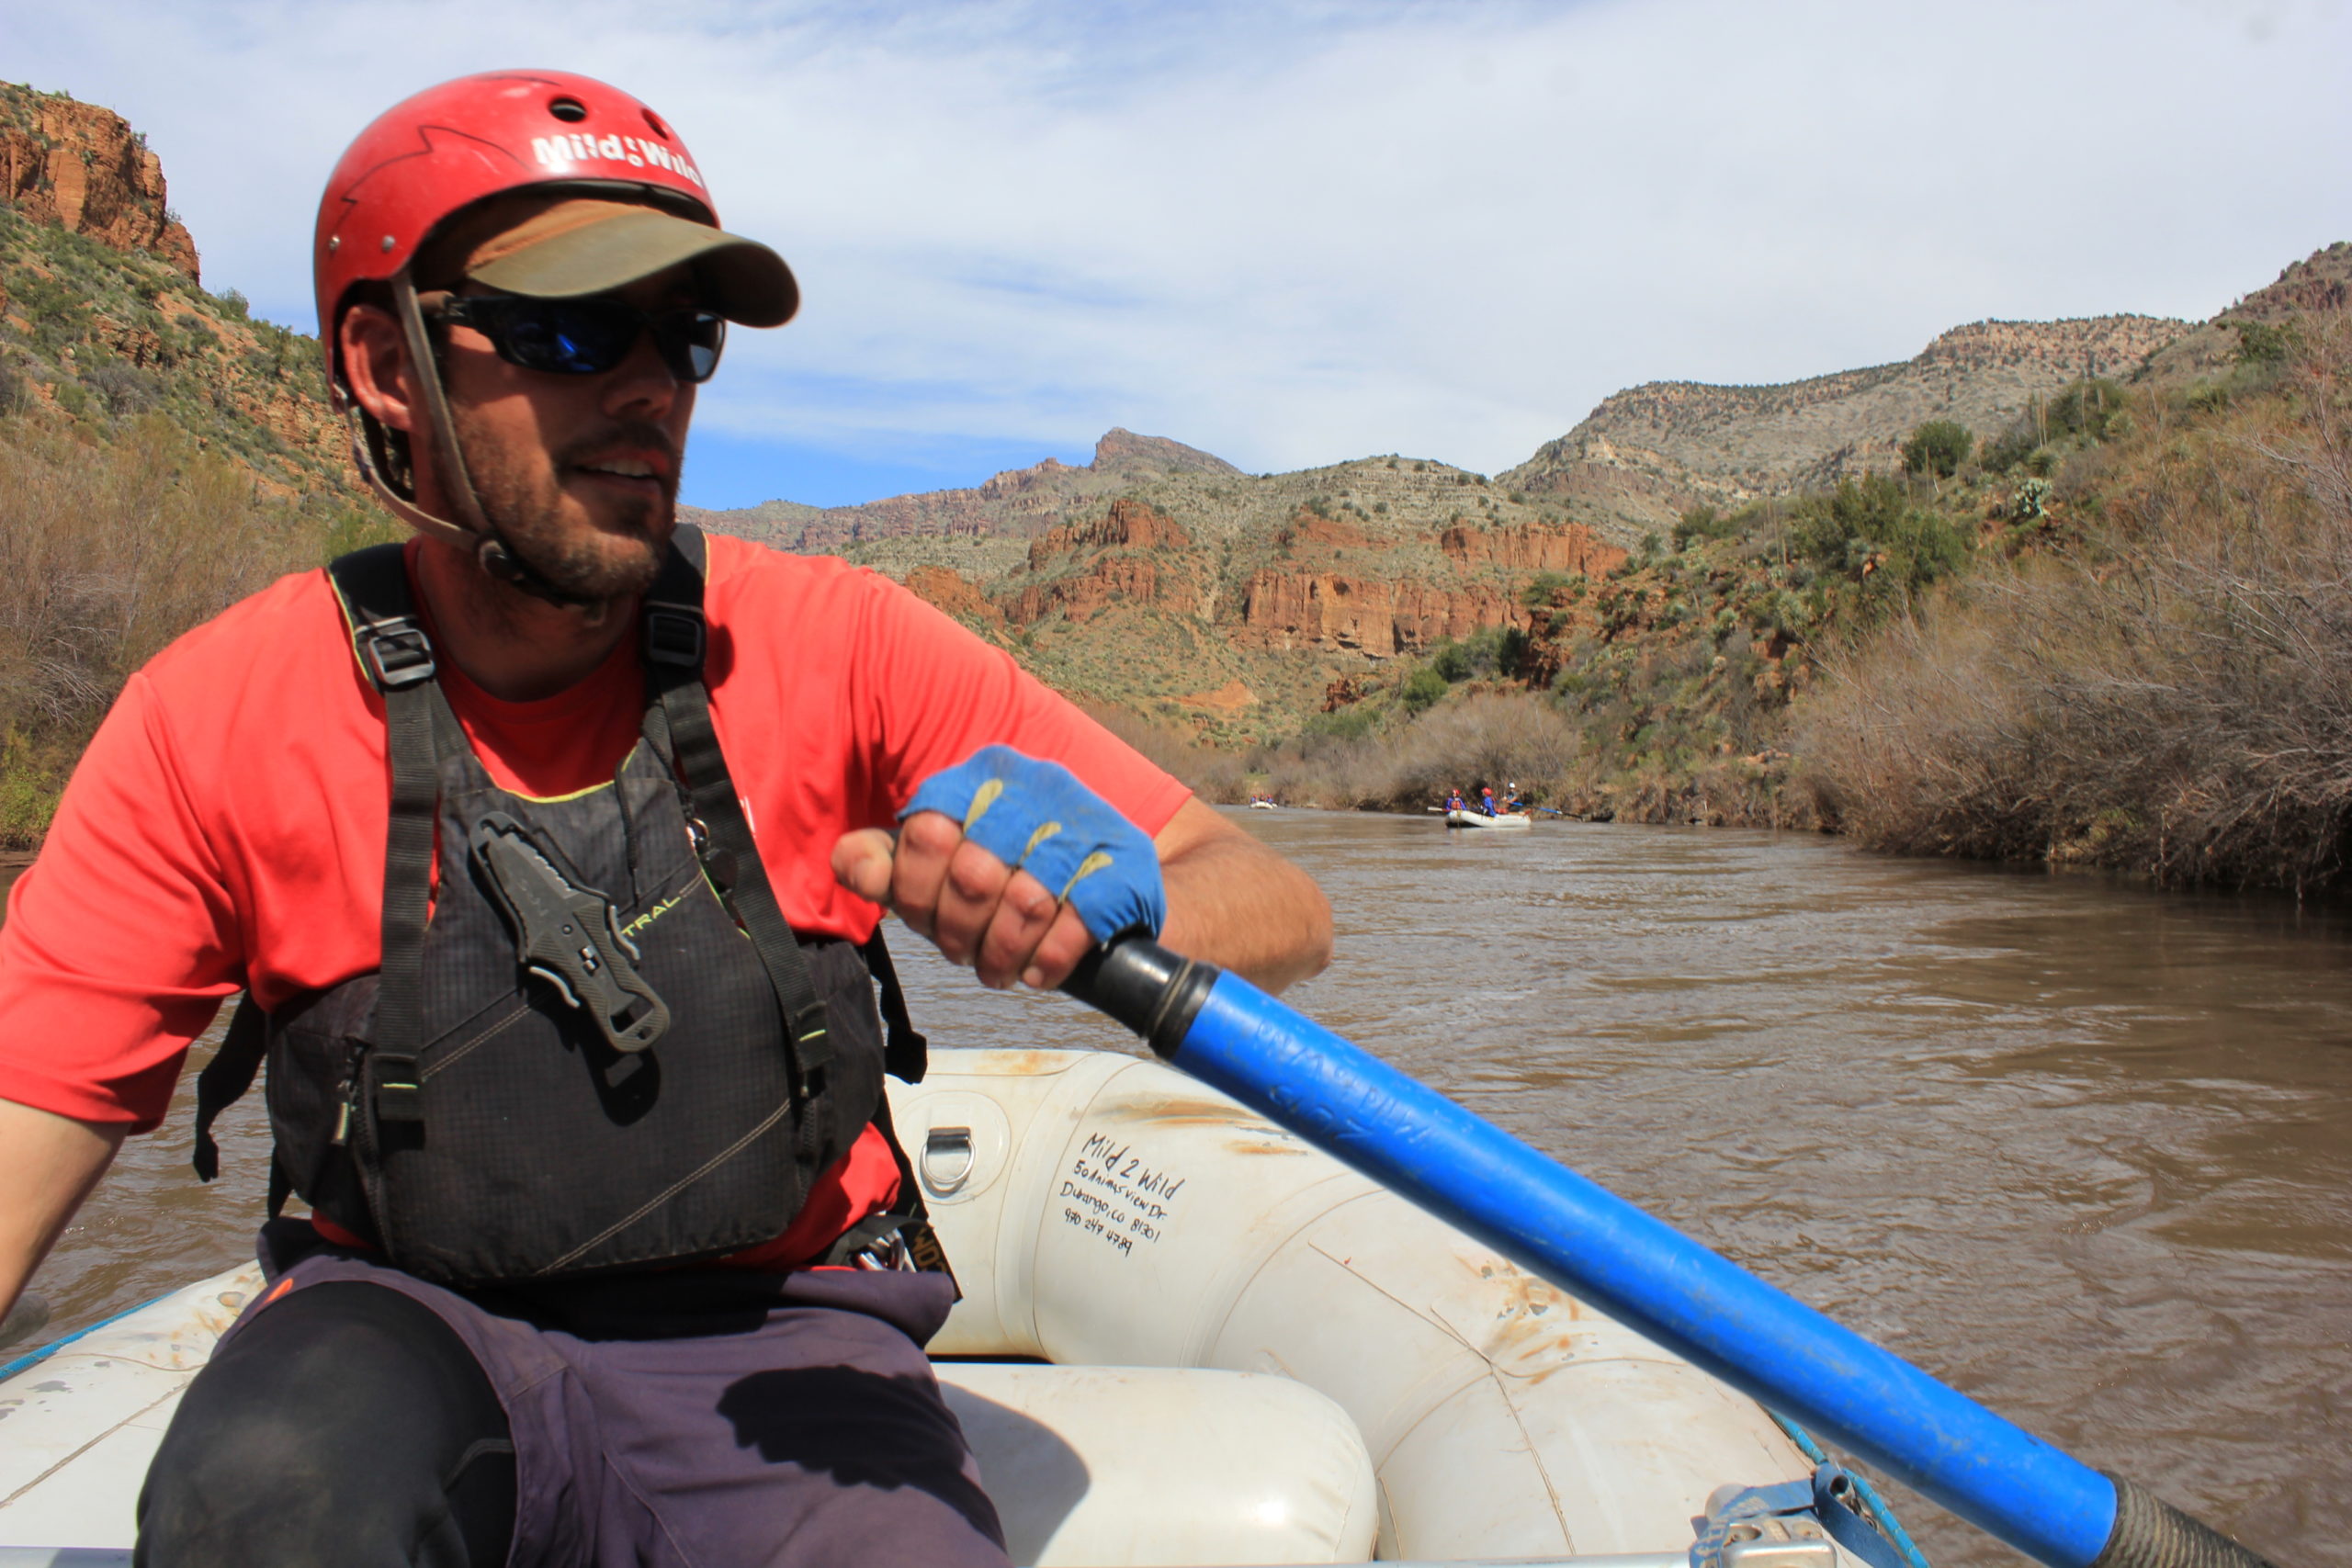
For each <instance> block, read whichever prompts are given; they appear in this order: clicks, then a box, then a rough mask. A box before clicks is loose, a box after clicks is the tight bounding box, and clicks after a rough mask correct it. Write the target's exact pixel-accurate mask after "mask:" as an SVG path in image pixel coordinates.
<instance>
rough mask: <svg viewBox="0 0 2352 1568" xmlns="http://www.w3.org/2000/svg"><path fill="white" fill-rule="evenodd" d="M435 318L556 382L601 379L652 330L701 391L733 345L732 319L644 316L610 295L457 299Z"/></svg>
mask: <svg viewBox="0 0 2352 1568" xmlns="http://www.w3.org/2000/svg"><path fill="white" fill-rule="evenodd" d="M435 314H436V315H438V316H439V317H440V318H441V319H442V320H443V321H457V322H459V323H461V324H463V325H465V326H469V327H471V328H473V329H474V330H475V331H476V332H479V333H481V334H482V335H483V336H484V337H486V338H488V339H490V344H491V346H492V348H495V349H496V350H497V351H498V357H499V358H501V359H503V360H504V361H506V363H507V364H509V365H519V366H521V367H523V368H524V369H526V370H544V371H546V372H548V374H549V375H554V376H601V375H603V374H604V373H605V371H607V370H610V369H612V368H614V367H616V366H617V365H619V364H620V362H621V361H622V360H624V359H627V358H628V356H629V355H630V354H631V353H632V352H633V351H634V350H635V349H636V347H637V340H638V336H639V334H640V333H646V332H650V333H652V334H653V346H654V349H655V350H656V352H658V353H659V354H660V355H662V363H663V364H664V365H667V366H668V367H670V373H671V374H672V375H673V376H675V377H677V378H678V379H679V380H681V381H689V382H693V383H695V384H696V385H699V384H700V383H702V382H705V381H707V380H709V379H710V378H711V374H712V373H713V372H714V371H716V370H717V369H718V351H719V350H720V349H722V348H724V347H726V346H727V318H726V317H724V316H721V315H720V314H719V313H718V311H716V310H696V309H695V308H693V307H691V306H687V307H682V308H679V309H675V310H639V309H638V308H637V307H636V306H634V305H632V304H630V303H628V301H627V300H625V299H614V298H613V297H612V296H611V295H609V294H589V295H583V296H580V297H577V298H572V299H531V298H529V297H528V296H526V295H522V294H459V295H452V296H450V297H449V299H447V301H446V302H445V303H443V304H442V305H441V306H440V307H439V308H438V310H435Z"/></svg>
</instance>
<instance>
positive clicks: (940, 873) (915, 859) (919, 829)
mask: <svg viewBox="0 0 2352 1568" xmlns="http://www.w3.org/2000/svg"><path fill="white" fill-rule="evenodd" d="M963 842H964V829H963V825H962V824H961V823H959V822H957V821H956V819H955V818H952V817H945V816H942V815H941V814H940V813H938V812H936V811H918V812H916V813H915V814H914V815H913V816H912V817H910V818H907V819H906V821H905V822H904V823H903V824H901V825H900V826H899V852H898V856H897V858H896V859H895V860H894V861H893V862H892V863H891V866H890V908H892V909H894V910H896V911H897V912H898V916H899V919H902V920H904V921H906V922H907V924H908V926H910V928H912V929H913V931H915V932H916V933H917V934H919V935H922V936H931V935H933V930H934V928H935V926H936V924H937V914H938V908H939V894H940V889H941V887H942V886H944V884H945V882H946V880H947V863H948V862H949V861H950V860H951V859H953V858H954V856H955V854H956V850H957V848H958V847H959V846H961V845H962V843H963Z"/></svg>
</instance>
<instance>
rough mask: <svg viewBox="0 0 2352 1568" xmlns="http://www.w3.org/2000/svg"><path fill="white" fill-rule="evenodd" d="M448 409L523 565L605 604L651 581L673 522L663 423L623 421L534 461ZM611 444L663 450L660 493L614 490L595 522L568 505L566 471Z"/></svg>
mask: <svg viewBox="0 0 2352 1568" xmlns="http://www.w3.org/2000/svg"><path fill="white" fill-rule="evenodd" d="M453 412H456V421H455V423H457V426H458V440H459V442H460V443H461V445H462V446H464V448H465V455H466V467H467V470H468V474H469V478H470V479H472V480H473V487H474V496H475V499H476V500H477V501H479V502H481V509H482V515H483V517H484V518H485V519H487V520H488V522H489V523H490V525H491V526H492V528H494V529H496V530H497V532H498V535H499V536H500V537H501V538H502V539H503V540H505V542H506V547H507V548H508V549H510V550H512V551H513V552H514V553H515V556H516V557H518V558H521V560H522V561H523V562H524V563H525V564H526V565H527V566H529V567H530V568H531V569H532V570H534V571H537V573H538V574H539V575H540V576H542V577H544V578H545V579H547V581H548V582H549V583H551V584H553V585H554V586H555V587H556V588H557V589H558V590H560V591H561V592H565V593H568V594H571V596H573V597H574V598H578V599H582V600H588V601H592V602H599V603H605V604H610V603H613V602H615V601H617V600H621V599H626V598H628V597H630V596H632V595H635V594H640V593H643V592H645V591H646V590H647V589H649V588H650V587H652V586H653V580H654V578H655V577H656V576H658V575H659V574H660V572H661V570H662V558H663V557H664V556H665V555H667V554H668V553H669V545H670V535H671V533H672V531H673V529H674V528H675V526H676V524H677V499H678V471H679V468H680V465H679V463H678V462H677V461H676V457H677V450H676V445H675V443H673V441H672V440H671V437H670V434H669V432H668V431H666V430H663V429H662V428H661V427H660V426H659V425H654V424H649V423H639V422H627V423H618V424H615V425H612V426H610V427H608V428H606V429H605V430H602V431H599V432H598V433H596V434H594V435H593V436H588V437H583V438H582V439H580V440H578V441H573V442H570V443H567V444H566V445H565V446H563V447H562V448H560V450H557V451H554V452H550V453H548V455H547V457H546V458H545V459H544V460H542V461H533V460H531V457H536V454H533V455H531V457H520V458H518V457H516V456H515V454H513V453H511V452H509V451H508V450H507V449H506V448H505V447H504V446H502V445H501V444H500V443H499V442H498V441H497V440H496V439H495V438H494V437H492V436H491V435H490V434H488V433H487V432H484V431H481V430H480V429H474V430H469V429H468V428H467V424H468V423H469V422H468V421H467V419H466V417H465V414H464V412H462V411H453ZM616 446H632V447H650V448H652V449H654V450H656V451H662V452H667V453H669V454H671V456H672V458H673V461H672V462H671V465H670V473H669V476H668V478H666V479H663V480H662V493H661V495H660V496H659V497H643V498H639V497H633V496H623V497H619V498H616V499H617V505H615V504H613V503H611V502H608V503H607V505H606V508H605V524H604V525H602V526H600V525H598V524H596V523H592V522H590V521H588V520H586V519H584V518H581V517H579V516H577V515H576V513H575V514H572V515H567V514H566V506H567V504H568V502H569V499H570V498H568V497H567V496H566V495H565V494H564V491H563V486H562V476H563V475H564V473H565V472H566V471H567V470H569V469H571V468H573V467H574V466H576V465H577V464H579V463H581V462H583V461H585V460H587V459H589V458H591V457H595V456H596V455H598V454H599V453H602V452H606V451H609V450H611V449H612V448H614V447H616Z"/></svg>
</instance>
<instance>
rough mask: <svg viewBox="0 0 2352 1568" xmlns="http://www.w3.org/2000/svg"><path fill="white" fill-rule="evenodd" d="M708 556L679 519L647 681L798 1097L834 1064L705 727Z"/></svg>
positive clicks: (658, 587) (811, 991) (648, 640)
mask: <svg viewBox="0 0 2352 1568" xmlns="http://www.w3.org/2000/svg"><path fill="white" fill-rule="evenodd" d="M705 558H706V552H705V549H704V542H703V536H702V530H701V529H699V528H696V527H695V526H693V525H691V524H684V523H681V524H680V525H678V527H677V531H676V533H674V534H673V536H671V540H670V553H669V556H668V558H666V559H664V560H663V562H662V573H661V576H659V577H658V578H656V579H655V580H654V583H653V589H652V592H650V593H648V594H647V595H646V596H645V635H644V639H643V648H644V654H645V670H646V681H647V683H648V685H649V686H650V688H651V690H652V694H653V700H654V701H655V703H657V704H658V705H660V707H661V711H662V720H663V722H664V724H665V725H666V726H667V728H668V729H669V732H670V742H671V745H672V746H673V748H674V749H675V753H676V761H677V766H678V772H679V774H680V776H681V777H682V778H683V779H684V783H685V786H686V795H687V799H688V800H689V801H690V802H691V803H692V806H693V810H694V816H695V821H697V822H699V823H700V824H701V826H702V831H703V835H704V843H703V863H704V865H705V866H706V867H707V868H709V869H710V870H711V871H712V873H713V875H712V881H713V882H714V883H715V884H717V885H718V886H721V888H722V889H723V891H724V895H725V897H726V899H727V903H728V907H729V909H730V910H731V911H732V912H733V914H734V916H735V919H737V920H738V921H740V922H741V924H742V927H743V932H744V934H745V935H746V936H748V937H750V938H751V939H752V951H753V952H755V953H758V954H759V958H760V964H761V966H762V967H763V968H764V969H765V970H766V971H767V975H768V983H769V985H771V986H772V987H775V994H776V1000H777V1001H778V1003H780V1004H781V1005H782V1007H783V1010H784V1021H785V1041H786V1050H787V1051H788V1052H789V1053H790V1055H791V1060H792V1072H793V1078H794V1081H795V1082H796V1083H797V1084H798V1085H799V1087H800V1089H801V1091H802V1093H803V1094H804V1095H805V1094H809V1093H813V1092H814V1091H815V1090H816V1089H817V1088H818V1087H819V1086H818V1080H817V1077H816V1075H817V1074H818V1073H819V1072H820V1069H821V1068H822V1067H823V1066H824V1065H825V1064H826V1063H827V1062H830V1061H831V1060H832V1057H833V1047H832V1042H831V1040H830V1039H829V1038H828V1036H827V1024H826V1017H825V1002H824V998H821V997H820V996H819V995H818V994H817V987H816V986H815V985H814V984H813V983H812V982H811V981H810V980H809V963H808V960H807V959H805V958H803V957H802V956H801V954H800V943H799V942H797V940H795V938H794V937H793V934H792V928H791V927H790V926H789V925H787V924H786V922H785V919H784V910H783V908H782V907H781V906H780V905H778V904H777V902H776V897H775V888H774V887H773V886H770V885H769V883H768V874H767V868H766V867H765V866H764V865H763V864H762V863H761V862H760V851H759V846H758V845H757V844H756V843H755V842H754V841H753V840H752V827H751V824H750V823H749V822H747V821H745V820H744V818H743V804H742V800H741V797H740V796H739V795H737V794H736V792H735V781H734V779H733V778H732V777H730V776H729V773H728V772H727V758H726V756H725V754H724V753H722V752H721V751H720V750H719V749H718V731H717V730H716V729H714V728H711V722H710V692H709V689H708V688H707V686H705V685H704V683H703V659H704V655H705V653H706V652H707V649H708V648H709V644H710V637H709V632H708V628H707V625H706V623H705V620H704V616H703V573H704V562H705Z"/></svg>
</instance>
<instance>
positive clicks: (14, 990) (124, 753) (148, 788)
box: [0, 675, 243, 1133]
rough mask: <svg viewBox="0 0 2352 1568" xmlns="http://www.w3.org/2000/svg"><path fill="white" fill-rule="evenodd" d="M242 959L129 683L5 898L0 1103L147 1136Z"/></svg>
mask: <svg viewBox="0 0 2352 1568" xmlns="http://www.w3.org/2000/svg"><path fill="white" fill-rule="evenodd" d="M242 963H243V960H242V948H241V944H240V942H239V939H238V925H237V919H236V916H235V913H234V910H233V908H232V900H231V897H230V895H229V892H228V889H227V887H226V886H225V884H224V879H223V877H222V875H221V872H220V865H219V863H218V861H217V859H216V857H215V856H214V854H213V853H212V851H211V848H210V846H209V844H208V843H207V841H206V839H205V836H204V833H203V831H202V829H201V826H200V824H199V822H198V816H197V813H196V811H195V810H194V808H193V807H192V806H191V804H190V802H189V800H188V798H187V795H186V793H185V791H184V790H183V789H182V787H181V784H180V779H179V776H178V772H177V769H176V768H175V760H174V756H173V749H172V746H171V740H170V736H169V733H168V731H167V730H166V728H165V726H164V720H163V716H162V714H161V713H160V712H159V711H158V708H157V705H156V703H155V700H154V694H153V688H152V687H151V686H150V685H149V683H148V682H147V680H146V678H145V677H144V676H143V675H133V676H132V677H131V679H130V682H129V684H127V685H126V686H125V687H124V689H123V693H122V695H121V696H120V697H119V699H117V701H116V703H115V705H114V707H113V709H112V710H111V711H110V712H109V713H108V714H107V717H106V720H105V722H104V723H103V724H101V725H100V726H99V727H98V732H97V735H96V739H93V740H92V741H91V743H90V746H89V749H88V750H87V751H85V753H84V754H83V757H82V760H81V762H80V764H79V765H78V766H77V767H76V768H75V769H74V776H73V779H72V781H71V782H70V783H69V784H67V785H66V788H65V795H64V798H63V800H62V802H61V803H60V804H59V807H58V811H57V818H56V820H55V821H54V822H53V823H52V824H51V827H50V830H49V836H48V838H47V839H46V840H44V842H43V844H42V847H41V852H40V859H39V860H37V861H36V862H35V863H33V865H32V867H31V868H30V869H29V870H28V871H27V872H26V873H25V874H24V875H23V876H21V877H19V878H18V879H17V885H16V886H15V888H14V889H13V890H12V891H11V893H10V895H9V898H8V918H7V920H6V924H5V925H0V1099H5V1100H15V1101H17V1103H19V1104H23V1105H29V1106H33V1107H35V1108H36V1109H38V1110H41V1111H53V1112H55V1113H56V1114H58V1115H61V1116H70V1117H73V1118H74V1119H75V1120H77V1121H83V1122H111V1123H128V1124H129V1125H130V1128H131V1130H132V1131H134V1132H142V1133H143V1132H147V1131H150V1130H152V1129H153V1128H154V1127H155V1126H156V1125H157V1124H158V1123H159V1122H162V1121H163V1118H164V1112H165V1111H166V1110H167V1109H168V1108H169V1106H170V1102H171V1096H172V1086H173V1084H174V1082H175V1080H176V1078H177V1077H178V1076H179V1070H180V1065H181V1063H182V1061H183V1060H184V1059H185V1058H186V1056H187V1048H188V1043H189V1042H190V1041H192V1040H194V1039H195V1038H196V1037H197V1036H198V1034H201V1033H202V1032H204V1030H205V1027H206V1026H207V1025H208V1024H209V1023H210V1022H211V1021H212V1017H213V1014H214V1013H215V1012H216V1011H217V1010H218V1009H219V1007H220V999H221V998H223V997H225V996H228V995H230V994H231V993H232V992H233V991H235V990H236V989H237V988H238V986H239V984H240V981H241V970H242Z"/></svg>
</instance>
